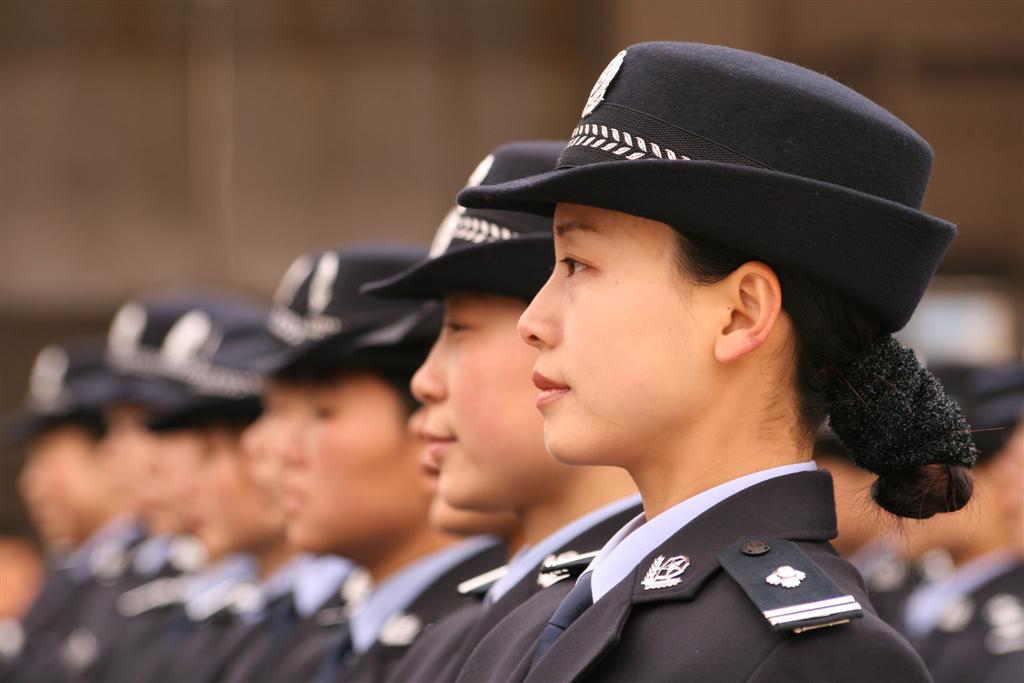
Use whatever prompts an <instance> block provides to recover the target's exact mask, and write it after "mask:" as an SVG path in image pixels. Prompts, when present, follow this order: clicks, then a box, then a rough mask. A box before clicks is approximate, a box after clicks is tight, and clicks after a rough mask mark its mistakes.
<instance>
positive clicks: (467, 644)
mask: <svg viewBox="0 0 1024 683" xmlns="http://www.w3.org/2000/svg"><path fill="white" fill-rule="evenodd" d="M641 512H643V510H642V509H641V507H640V506H639V505H637V506H634V507H630V508H628V509H626V510H625V511H623V512H620V513H618V514H615V515H612V516H611V517H609V518H608V519H605V520H603V521H601V522H599V523H597V524H595V525H594V526H592V527H590V528H589V529H587V530H585V531H583V532H582V533H580V534H578V535H577V536H576V537H575V538H573V539H571V540H570V541H568V542H567V543H565V544H564V545H563V546H562V547H560V548H558V549H557V550H555V552H554V554H556V555H560V554H562V553H568V552H575V553H579V554H583V553H588V552H591V551H594V550H599V549H600V548H601V546H602V545H604V544H605V543H606V542H607V541H608V539H610V538H611V537H612V536H613V535H614V534H615V532H616V531H618V530H619V529H620V528H622V526H623V525H625V524H626V523H627V522H629V521H630V520H631V519H633V518H634V517H636V516H637V515H638V514H640V513H641ZM539 570H540V567H537V571H531V572H530V573H529V574H527V575H526V576H525V577H524V578H523V579H522V580H521V581H519V583H517V584H515V585H514V586H513V587H512V588H510V589H509V591H508V592H507V593H505V595H503V596H502V597H501V599H499V600H498V601H497V602H495V603H494V604H493V605H490V606H489V607H485V605H484V603H483V602H482V601H475V602H470V603H467V604H465V605H463V606H462V607H460V608H459V609H458V610H456V611H455V612H453V613H451V614H450V615H448V616H447V617H445V618H444V619H442V620H441V621H440V622H438V623H437V624H435V625H434V626H432V627H431V628H430V629H429V630H428V631H427V632H425V633H424V634H423V636H422V637H421V638H419V639H418V640H417V641H416V642H415V643H414V644H413V646H412V647H411V648H409V652H408V653H407V654H406V655H405V656H404V657H402V661H401V662H399V664H398V665H397V666H396V667H395V670H394V672H393V673H392V674H391V676H390V677H389V679H388V680H389V682H390V683H443V682H446V681H454V680H455V678H456V677H457V676H458V673H459V669H461V668H462V665H463V664H464V663H465V661H466V660H467V659H468V658H469V655H470V654H471V653H472V652H473V649H474V648H475V647H476V646H477V644H478V643H479V642H480V640H481V639H483V637H484V636H485V635H487V633H488V632H489V631H490V630H491V629H492V628H494V626H495V625H497V624H498V622H500V621H501V620H502V619H504V618H505V617H506V616H508V614H509V613H511V612H512V611H513V610H514V609H516V608H517V607H519V605H521V604H523V603H524V602H526V601H527V600H529V599H530V598H531V597H532V596H533V595H534V594H535V593H537V592H539V591H540V590H542V585H541V583H540V582H539V581H538V572H539Z"/></svg>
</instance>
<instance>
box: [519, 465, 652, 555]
mask: <svg viewBox="0 0 1024 683" xmlns="http://www.w3.org/2000/svg"><path fill="white" fill-rule="evenodd" d="M566 481H567V485H566V486H563V487H560V488H559V490H558V491H557V495H551V496H549V497H548V498H546V499H543V500H539V501H534V502H533V504H531V505H529V506H527V507H524V508H522V509H520V510H518V511H517V512H516V514H517V515H518V516H519V519H520V521H521V522H522V524H523V538H524V540H525V542H526V543H529V544H531V545H533V544H535V543H537V542H538V541H541V540H543V539H544V538H546V537H547V536H550V535H551V534H553V533H554V532H556V531H558V530H559V529H560V528H562V527H563V526H565V525H566V524H569V523H570V522H572V521H573V520H575V519H579V518H580V517H583V516H584V515H586V514H587V513H589V512H593V511H594V510H597V509H598V508H601V507H604V506H605V505H608V504H609V503H614V502H615V501H617V500H621V499H622V498H625V497H626V496H630V495H633V494H635V493H636V484H634V483H633V480H632V479H630V477H629V474H628V473H627V472H626V471H625V470H622V469H619V468H617V467H575V468H573V471H572V472H571V474H570V476H568V477H566Z"/></svg>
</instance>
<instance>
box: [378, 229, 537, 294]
mask: <svg viewBox="0 0 1024 683" xmlns="http://www.w3.org/2000/svg"><path fill="white" fill-rule="evenodd" d="M553 263H554V245H553V242H552V239H551V234H550V233H544V234H536V235H525V236H520V237H517V238H515V239H511V240H504V241H499V242H484V243H481V244H471V245H466V246H460V247H456V248H454V249H452V250H451V251H447V252H445V253H443V254H441V255H439V256H437V257H435V258H432V259H428V260H426V261H423V262H422V263H418V264H416V265H415V266H413V267H411V268H408V269H407V270H404V271H402V272H401V273H398V274H397V275H394V276H392V277H390V278H387V279H385V280H378V281H377V282H370V283H368V284H366V285H364V286H363V288H362V289H361V291H362V292H363V293H364V294H371V295H373V296H380V297H387V298H408V299H440V298H442V297H444V296H445V295H446V294H451V293H453V292H471V293H474V294H494V295H497V296H509V297H514V298H517V299H524V300H526V301H529V300H530V299H532V298H533V297H534V295H536V293H537V292H538V291H539V290H540V288H541V287H542V286H543V285H544V283H545V282H546V281H547V279H548V277H549V276H550V275H551V268H552V265H553Z"/></svg>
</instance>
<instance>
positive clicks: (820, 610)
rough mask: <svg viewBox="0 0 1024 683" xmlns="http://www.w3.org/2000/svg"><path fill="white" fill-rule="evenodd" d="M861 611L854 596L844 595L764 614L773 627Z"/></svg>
mask: <svg viewBox="0 0 1024 683" xmlns="http://www.w3.org/2000/svg"><path fill="white" fill-rule="evenodd" d="M859 611H861V606H860V603H859V602H857V601H856V600H855V599H854V598H853V596H852V595H843V596H842V597H838V598H829V599H828V600H818V601H817V602H805V603H803V604H802V605H791V606H790V607H780V608H778V609H770V610H767V611H765V612H763V614H764V616H765V618H766V619H767V620H768V623H770V624H771V625H772V626H781V625H783V624H791V623H793V622H794V621H806V620H808V619H817V618H819V617H831V616H835V615H843V614H849V613H852V612H859Z"/></svg>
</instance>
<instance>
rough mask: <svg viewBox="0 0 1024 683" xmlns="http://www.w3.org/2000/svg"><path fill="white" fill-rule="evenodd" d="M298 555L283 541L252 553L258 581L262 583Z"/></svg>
mask: <svg viewBox="0 0 1024 683" xmlns="http://www.w3.org/2000/svg"><path fill="white" fill-rule="evenodd" d="M298 554H299V551H298V550H297V549H296V548H295V547H294V546H292V545H291V544H290V543H288V542H287V541H286V540H284V539H281V541H280V542H276V543H271V544H268V545H267V546H266V547H264V548H261V549H260V550H258V551H256V552H254V553H253V556H254V557H255V558H256V566H257V570H258V571H259V578H260V580H261V581H263V580H266V579H268V578H270V577H271V576H273V575H274V573H275V572H276V571H277V570H278V569H280V568H281V567H283V566H284V565H285V564H287V563H288V561H289V560H291V559H292V558H293V557H295V556H296V555H298Z"/></svg>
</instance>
